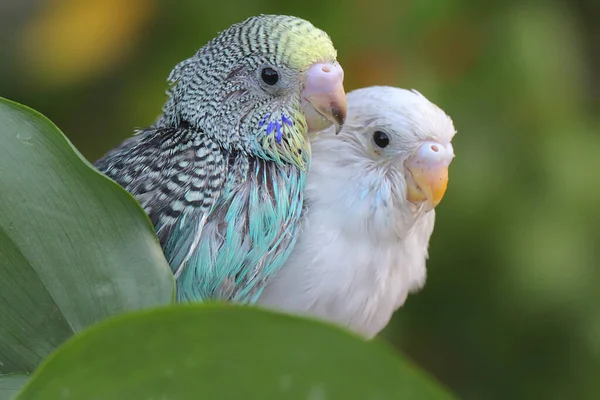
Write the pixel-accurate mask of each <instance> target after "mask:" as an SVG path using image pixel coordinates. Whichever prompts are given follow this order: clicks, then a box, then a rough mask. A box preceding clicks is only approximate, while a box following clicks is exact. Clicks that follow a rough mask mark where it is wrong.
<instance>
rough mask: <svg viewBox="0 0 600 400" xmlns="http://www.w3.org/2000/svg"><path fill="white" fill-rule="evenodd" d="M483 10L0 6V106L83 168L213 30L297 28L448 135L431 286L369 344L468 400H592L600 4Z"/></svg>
mask: <svg viewBox="0 0 600 400" xmlns="http://www.w3.org/2000/svg"><path fill="white" fill-rule="evenodd" d="M493 1H494V2H491V1H490V2H488V3H485V2H476V1H474V0H447V1H443V0H419V1H417V0H398V1H392V0H346V1H339V2H333V1H329V2H325V1H322V0H318V1H316V0H304V1H301V2H300V1H298V2H291V1H290V2H283V1H273V0H248V1H244V0H239V1H227V0H221V1H211V2H209V1H198V0H179V1H166V0H165V1H159V0H127V1H124V0H2V1H0V60H2V62H1V63H0V96H2V97H7V98H10V99H12V100H15V101H18V102H21V103H24V104H26V105H28V106H30V107H33V108H35V109H37V110H38V111H40V112H42V113H43V114H45V115H46V116H47V117H49V118H50V119H51V120H53V121H54V122H55V123H56V124H57V125H58V126H59V127H60V128H61V130H62V131H63V132H64V133H65V134H66V135H67V136H68V137H69V138H70V139H71V140H72V142H73V143H74V144H75V146H77V147H78V148H79V150H80V151H81V152H82V153H83V154H84V155H85V156H86V157H88V158H89V159H90V160H91V161H95V160H96V159H97V158H98V157H100V156H101V155H102V154H104V153H105V152H106V151H107V150H108V149H110V148H112V147H114V146H116V145H117V144H118V143H119V142H121V141H122V140H123V139H124V138H126V137H128V136H130V135H131V134H132V131H133V129H134V128H137V127H144V126H147V125H148V124H150V123H152V122H153V120H154V119H155V117H156V116H157V115H158V113H159V112H160V108H161V106H162V104H163V102H164V101H165V95H164V92H165V90H166V88H167V85H166V78H167V76H168V74H169V72H170V70H171V68H172V67H173V66H174V65H175V64H176V63H177V62H179V61H180V60H183V59H184V58H187V57H189V56H191V55H192V54H193V53H194V52H195V51H196V50H197V49H199V48H200V47H201V46H203V45H204V43H205V42H206V41H208V40H209V39H211V38H212V37H214V36H215V34H216V33H217V32H218V31H220V30H223V29H225V28H227V27H228V26H229V25H231V24H232V23H235V22H239V21H241V20H243V19H245V18H247V17H248V16H251V15H255V14H260V13H270V14H271V13H278V14H279V13H281V14H292V15H297V16H300V17H303V18H306V19H308V20H310V21H311V22H313V23H314V24H315V25H316V26H318V27H319V28H322V29H324V30H326V31H327V32H328V33H329V34H330V35H331V37H332V39H333V41H334V43H335V45H336V47H337V49H338V54H339V60H340V62H341V63H342V65H343V66H344V69H345V72H346V80H345V86H346V89H347V90H348V91H349V90H352V89H355V88H358V87H361V86H368V85H374V84H386V85H394V86H401V87H405V88H415V89H417V90H419V91H420V92H422V93H423V94H424V95H425V96H427V97H428V98H429V99H430V100H432V101H433V102H434V103H436V104H438V105H439V106H440V107H441V108H443V109H444V110H445V111H446V112H447V113H448V114H449V115H450V116H451V117H452V118H453V120H454V123H455V126H456V128H457V130H458V134H457V136H456V138H455V140H454V149H455V152H456V158H455V160H454V162H453V163H452V165H451V168H450V185H449V189H448V192H447V194H446V197H445V198H444V201H443V202H442V203H441V205H440V206H439V207H438V209H437V224H436V230H435V232H434V235H433V238H432V242H431V247H430V249H431V251H430V256H431V257H430V261H429V263H428V281H427V284H426V286H425V288H424V290H423V291H422V292H421V293H419V294H417V295H413V296H411V297H409V299H408V301H407V303H406V305H405V307H404V308H402V309H401V310H400V311H399V312H398V313H397V314H396V316H395V318H394V320H393V321H392V323H391V324H390V326H389V327H388V328H387V329H386V330H385V331H384V333H383V334H382V336H383V338H384V339H385V340H387V341H389V342H391V343H392V344H393V345H394V346H396V347H398V348H399V349H401V350H402V351H404V352H406V353H407V354H408V355H409V356H410V357H411V358H412V359H413V360H414V361H415V362H416V363H417V364H419V365H420V366H422V367H423V368H424V369H426V370H427V371H429V372H430V373H432V374H433V375H435V376H436V377H437V378H438V379H439V380H441V381H442V382H443V383H444V384H446V385H447V386H449V387H450V388H451V389H453V390H454V391H455V392H456V393H457V394H458V395H459V396H460V397H461V398H464V399H509V398H510V399H542V398H543V399H598V398H600V247H599V239H600V213H599V212H598V210H597V207H598V204H599V203H600V201H599V200H600V129H599V128H600V107H599V101H600V73H599V72H600V25H598V23H597V21H598V20H599V18H600V2H599V1H598V0H573V1H572V2H566V1H551V0H547V1H542V0H525V1H516V0H503V1H500V0H493ZM596 168H599V169H598V170H596Z"/></svg>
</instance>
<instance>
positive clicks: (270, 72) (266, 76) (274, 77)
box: [260, 67, 279, 86]
mask: <svg viewBox="0 0 600 400" xmlns="http://www.w3.org/2000/svg"><path fill="white" fill-rule="evenodd" d="M260 77H261V78H262V80H263V82H264V83H266V84H267V85H271V86H272V85H274V84H276V83H277V81H278V80H279V74H278V73H277V71H275V70H274V69H273V68H270V67H267V68H263V70H262V72H261V73H260Z"/></svg>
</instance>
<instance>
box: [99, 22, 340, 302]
mask: <svg viewBox="0 0 600 400" xmlns="http://www.w3.org/2000/svg"><path fill="white" fill-rule="evenodd" d="M343 75H344V73H343V69H342V67H341V66H340V65H339V63H338V62H337V61H336V50H335V48H334V46H333V44H332V41H331V39H330V37H329V36H328V35H327V34H326V33H325V32H323V31H322V30H320V29H317V28H315V27H314V26H313V25H312V24H311V23H310V22H307V21H305V20H302V19H299V18H296V17H291V16H281V15H261V16H256V17H251V18H249V19H247V20H245V21H244V22H241V23H238V24H235V25H232V26H231V27H230V28H229V29H227V30H225V31H223V32H221V33H220V34H219V35H218V36H217V37H216V38H214V39H213V40H211V41H210V42H208V43H207V44H206V45H205V46H204V47H202V48H201V49H200V50H199V51H198V52H197V53H196V54H195V55H194V56H193V57H191V58H189V59H187V60H185V61H183V62H181V63H180V64H178V65H177V66H176V67H175V68H174V70H173V71H172V73H171V75H170V77H169V80H170V83H171V88H170V90H169V91H168V95H169V98H168V100H167V102H166V104H165V106H164V107H163V113H162V115H161V116H160V117H159V118H158V119H157V121H156V122H155V123H154V125H152V126H150V127H148V128H146V129H142V130H140V131H138V132H137V134H136V135H134V136H133V137H132V138H130V139H128V140H126V141H125V142H124V143H123V144H122V145H121V146H120V147H118V148H116V149H114V150H112V151H110V152H109V153H108V154H107V155H105V156H104V157H103V158H102V159H100V160H99V161H97V163H96V166H97V167H98V169H99V170H100V171H102V172H104V173H105V174H106V175H108V176H109V177H111V178H113V179H114V180H116V181H117V182H118V183H119V184H121V185H122V186H123V187H124V188H125V189H126V190H128V191H129V192H130V193H132V194H133V195H134V196H135V197H136V198H137V200H138V201H139V202H140V203H141V205H142V206H143V207H144V209H145V211H146V212H147V213H148V214H149V216H150V218H151V220H152V222H153V224H154V226H155V229H156V231H157V235H158V238H159V240H160V242H161V245H162V247H163V250H164V253H165V256H166V258H167V261H168V262H169V264H170V266H171V268H172V270H173V273H174V275H175V277H176V282H177V299H178V300H179V301H204V300H225V301H234V302H240V303H253V302H255V301H256V299H257V297H258V295H259V294H260V292H261V290H262V289H263V287H264V285H265V283H266V282H268V280H269V278H270V277H271V276H272V275H273V274H274V273H276V272H277V270H278V269H279V268H280V267H281V266H282V265H283V263H284V262H285V260H286V259H287V258H288V256H289V254H290V251H291V250H292V248H293V247H294V244H295V242H296V239H297V230H298V226H299V218H300V212H301V210H302V204H303V189H304V186H305V179H306V171H307V169H308V165H309V162H310V154H311V149H310V143H309V140H308V138H309V135H310V134H311V133H312V132H318V131H320V130H322V129H323V128H326V127H328V126H332V125H335V126H336V130H338V131H339V129H341V126H342V125H343V123H344V119H345V114H346V96H345V92H344V87H343Z"/></svg>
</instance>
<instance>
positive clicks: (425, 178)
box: [404, 141, 454, 211]
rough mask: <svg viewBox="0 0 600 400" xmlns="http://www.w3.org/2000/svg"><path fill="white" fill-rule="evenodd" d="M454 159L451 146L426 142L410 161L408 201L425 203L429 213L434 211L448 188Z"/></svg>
mask: <svg viewBox="0 0 600 400" xmlns="http://www.w3.org/2000/svg"><path fill="white" fill-rule="evenodd" d="M453 158H454V149H453V148H452V145H451V144H447V145H445V146H444V145H442V144H440V143H437V142H431V141H428V142H425V143H423V144H422V145H421V146H420V147H419V148H418V149H417V151H416V152H415V153H414V154H413V155H412V156H411V157H410V158H409V159H408V160H406V163H405V165H404V167H405V170H406V182H407V188H406V199H407V200H408V201H410V202H411V203H413V204H421V203H425V208H426V210H427V211H429V210H432V209H434V208H435V207H436V206H437V205H438V204H439V203H440V202H441V201H442V198H443V197H444V194H445V193H446V189H447V187H448V167H449V166H450V163H451V162H452V159H453Z"/></svg>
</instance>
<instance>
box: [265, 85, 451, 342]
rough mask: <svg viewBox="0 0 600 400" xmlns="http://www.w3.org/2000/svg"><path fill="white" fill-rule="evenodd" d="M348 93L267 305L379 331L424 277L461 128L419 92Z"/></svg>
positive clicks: (318, 141) (319, 149)
mask: <svg viewBox="0 0 600 400" xmlns="http://www.w3.org/2000/svg"><path fill="white" fill-rule="evenodd" d="M347 99H348V117H347V119H346V124H345V125H344V128H343V129H342V131H341V132H340V134H339V136H335V135H334V134H333V132H327V131H325V132H323V133H321V134H320V135H318V136H317V137H316V138H315V139H314V141H313V143H312V149H313V157H312V163H311V169H310V171H309V174H308V178H307V185H306V192H305V210H304V211H303V217H302V225H301V233H300V238H299V239H298V243H297V244H296V247H295V248H294V250H293V252H292V255H291V256H290V258H289V259H288V260H287V262H286V263H285V265H284V266H283V268H282V269H281V270H280V271H279V272H278V273H277V274H276V275H275V276H274V277H273V279H271V280H270V281H269V283H268V285H267V287H266V288H265V290H264V291H263V293H262V294H261V297H260V299H259V302H258V303H259V305H262V306H263V307H267V308H275V309H279V310H283V311H286V312H290V313H297V314H304V315H310V316H313V317H317V318H320V319H324V320H329V321H331V322H334V323H337V324H339V325H343V326H345V327H347V328H349V329H351V330H353V331H355V332H357V333H359V334H361V335H363V336H365V337H367V338H372V337H373V336H375V335H376V334H377V333H378V332H380V331H381V330H382V329H383V328H384V327H385V326H386V325H387V323H388V322H389V320H390V318H391V316H392V313H393V312H394V311H395V310H397V309H398V308H399V307H400V306H402V305H403V304H404V302H405V300H406V297H407V295H408V294H409V293H410V292H414V291H416V290H418V289H420V288H421V287H422V286H423V284H424V283H425V275H426V273H425V263H426V259H427V258H428V244H429V238H430V236H431V234H432V232H433V226H434V219H435V211H434V207H435V206H436V205H437V204H438V203H439V202H440V200H441V199H442V197H443V195H444V193H445V191H446V186H447V182H448V167H449V165H450V162H451V161H452V159H453V157H454V150H453V148H452V144H451V140H452V138H453V137H454V134H455V129H454V126H453V123H452V120H451V119H450V118H449V117H448V116H447V115H446V114H445V113H444V111H442V110H441V109H440V108H438V107H437V106H435V105H434V104H432V103H431V102H429V100H427V99H426V98H425V97H424V96H423V95H421V94H419V93H418V92H416V91H409V90H404V89H399V88H393V87H385V86H384V87H381V86H380V87H368V88H363V89H358V90H354V91H352V92H350V93H348V95H347Z"/></svg>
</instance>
